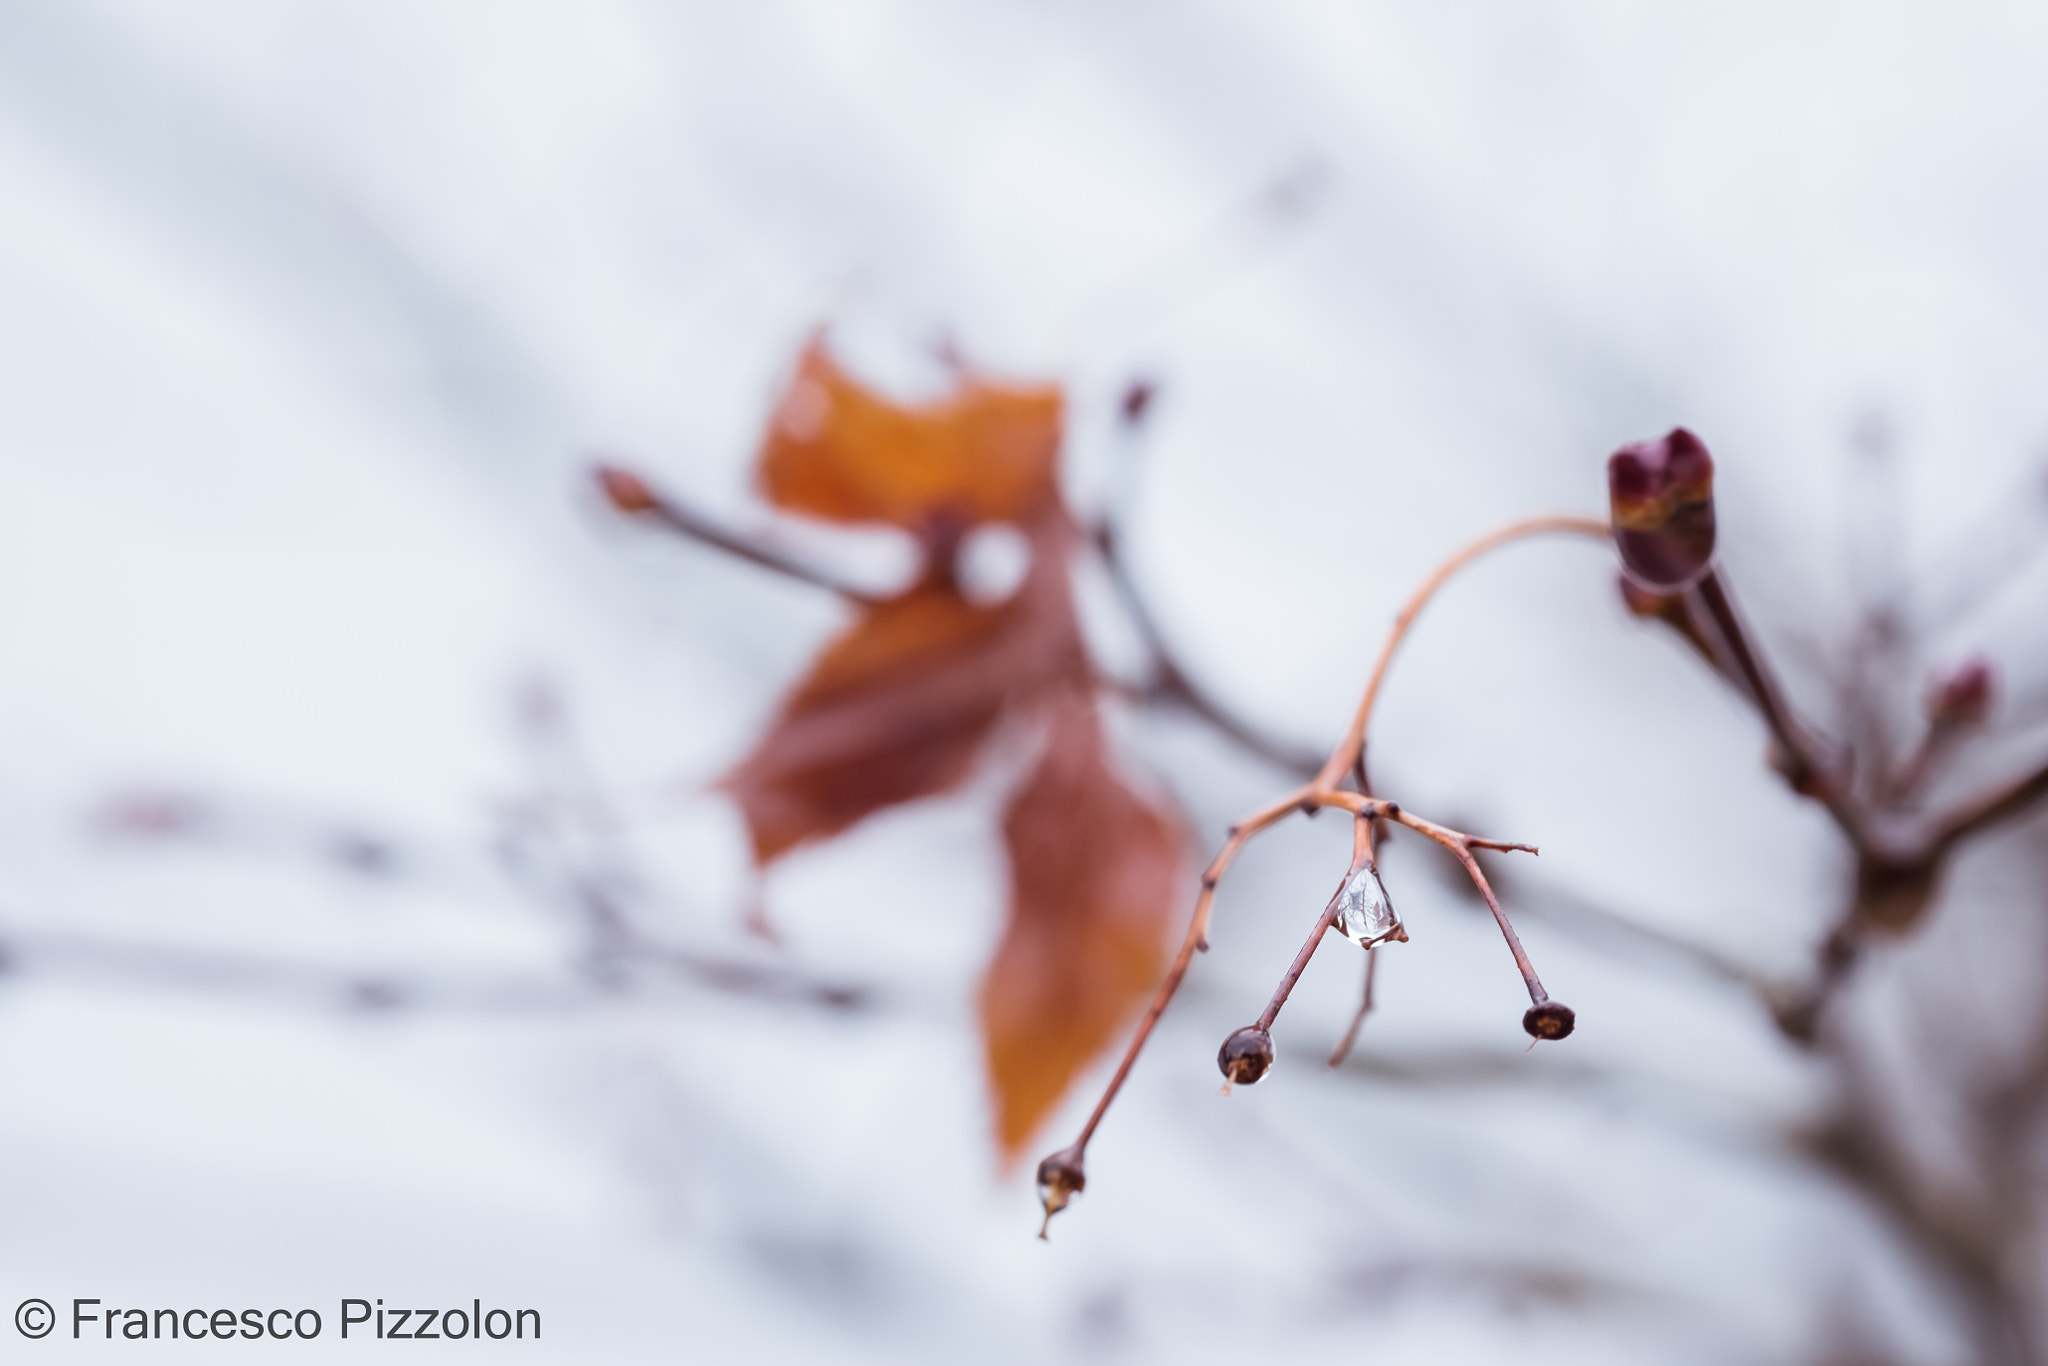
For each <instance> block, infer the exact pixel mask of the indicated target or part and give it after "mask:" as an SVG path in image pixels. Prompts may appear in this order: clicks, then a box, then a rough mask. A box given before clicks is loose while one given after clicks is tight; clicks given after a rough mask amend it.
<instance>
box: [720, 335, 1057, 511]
mask: <svg viewBox="0 0 2048 1366" xmlns="http://www.w3.org/2000/svg"><path fill="white" fill-rule="evenodd" d="M1061 409H1062V403H1061V396H1060V391H1059V390H1058V389H1057V388H1055V387H1052V386H1032V387H1022V386H1016V387H1013V386H1008V385H1000V384H992V383H989V382H988V381H986V380H982V379H979V378H974V377H969V378H968V379H966V380H965V381H964V382H963V383H962V384H961V385H960V387H959V390H958V392H956V393H955V394H954V395H952V396H951V397H950V398H947V399H944V400H942V401H940V402H938V403H933V404H928V405H925V406H922V407H906V406H903V405H900V404H896V403H892V402H890V401H889V400H888V399H887V398H884V397H883V396H881V395H879V394H877V393H875V392H874V391H873V390H871V389H868V388H867V387H866V386H864V385H862V384H861V383H860V382H859V381H858V380H855V379H854V378H853V377H852V376H850V375H848V374H847V373H846V372H845V371H844V370H842V369H840V368H839V365H838V363H837V362H835V361H834V360H833V359H832V357H831V356H830V355H829V354H827V352H826V351H825V347H824V344H823V343H822V342H820V341H817V340H813V341H812V342H811V344H810V345H809V346H807V347H805V348H804V354H803V358H802V360H801V361H800V362H799V363H798V365H797V372H796V376H795V378H794V379H793V380H792V381H791V383H790V386H789V388H788V390H787V391H786V392H785V393H784V394H783V396H782V401H781V402H780V403H778V404H777V405H776V408H775V415H774V417H773V418H772V419H771V421H770V423H769V427H768V439H767V441H766V442H765V443H764V444H763V446H762V448H761V457H760V476H761V487H762V489H763V490H764V491H765V492H766V493H767V495H768V497H769V500H770V501H772V502H774V503H775V504H776V505H777V506H779V507H783V508H787V509H788V510H789V511H791V512H805V513H809V514H811V515H812V516H815V517H824V518H828V519H830V520H832V521H836V522H890V523H893V524H895V525H896V526H900V527H908V528H911V529H913V530H917V529H920V528H923V527H925V526H927V525H929V524H930V522H931V520H932V518H933V517H934V516H935V515H948V516H951V517H953V518H955V519H957V520H958V521H960V522H962V523H965V524H969V525H972V524H974V523H977V522H1027V521H1030V520H1032V519H1033V518H1034V517H1036V516H1037V515H1039V514H1040V513H1043V512H1045V511H1046V510H1048V509H1051V508H1054V507H1056V506H1057V505H1058V502H1059V484H1058V480H1057V474H1058V466H1059V449H1060V419H1061Z"/></svg>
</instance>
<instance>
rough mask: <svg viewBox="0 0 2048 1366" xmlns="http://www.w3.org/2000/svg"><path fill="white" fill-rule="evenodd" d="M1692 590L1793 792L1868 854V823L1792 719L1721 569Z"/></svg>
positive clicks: (1809, 737) (1810, 739) (1710, 572)
mask: <svg viewBox="0 0 2048 1366" xmlns="http://www.w3.org/2000/svg"><path fill="white" fill-rule="evenodd" d="M1689 591H1690V592H1692V593H1693V594H1696V595H1697V597H1698V600H1699V603H1700V605H1701V606H1703V607H1705V608H1706V614H1707V619H1708V620H1709V621H1711V622H1712V623H1713V625H1714V629H1715V630H1716V632H1718V633H1719V635H1720V637H1721V640H1722V642H1723V643H1724V644H1726V645H1727V647H1728V652H1729V654H1730V656H1731V657H1732V658H1733V660H1734V663H1735V667H1736V669H1737V671H1738V676H1739V678H1740V680H1741V682H1742V684H1743V686H1744V688H1745V690H1746V691H1747V692H1748V693H1749V695H1750V700H1751V701H1752V702H1754V703H1755V704H1756V709H1757V714H1758V715H1760V716H1762V717H1763V721H1764V725H1765V726H1766V727H1767V728H1769V730H1770V732H1771V738H1772V740H1774V741H1776V742H1777V747H1778V753H1779V754H1780V755H1781V756H1782V762H1783V768H1784V773H1785V780H1786V781H1787V782H1788V783H1790V784H1791V785H1792V790H1793V791H1795V792H1798V793H1800V794H1801V795H1803V796H1808V797H1812V798H1813V799H1814V800H1815V801H1817V802H1819V803H1821V805H1823V806H1825V807H1826V808H1827V810H1828V814H1829V815H1831V816H1833V817H1834V818H1835V823H1836V824H1837V825H1839V826H1840V827H1841V828H1842V833H1843V834H1845V835H1847V836H1848V837H1849V840H1850V842H1851V843H1852V844H1854V845H1855V846H1856V847H1857V849H1859V850H1869V849H1870V848H1871V846H1872V841H1871V837H1870V829H1869V822H1868V821H1867V820H1866V819H1865V818H1864V814H1863V812H1862V810H1861V809H1860V808H1859V807H1858V806H1857V805H1856V803H1855V802H1854V801H1853V800H1852V799H1851V798H1850V796H1849V794H1848V793H1847V792H1845V791H1844V790H1843V788H1842V783H1841V780H1840V778H1839V776H1838V775H1837V774H1836V773H1835V772H1834V767H1833V765H1831V764H1830V763H1829V762H1828V761H1827V760H1826V758H1825V757H1824V756H1823V755H1821V754H1820V753H1819V752H1818V749H1817V747H1816V746H1815V744H1814V742H1813V736H1812V733H1811V732H1810V731H1808V730H1807V728H1806V727H1804V726H1802V725H1801V724H1800V723H1799V722H1798V720H1797V719H1796V718H1794V717H1793V715H1792V712H1791V709H1790V708H1789V707H1787V706H1786V705H1785V699H1784V695H1783V694H1782V693H1781V692H1780V690H1779V688H1778V683H1777V680H1776V679H1775V678H1773V677H1772V676H1771V672H1770V670H1769V668H1767V667H1766V666H1765V664H1764V659H1763V654H1762V652H1761V651H1760V650H1758V649H1757V648H1756V647H1755V646H1754V645H1753V644H1752V643H1751V641H1750V638H1749V632H1748V629H1747V628H1746V627H1745V626H1744V625H1743V622H1742V616H1741V614H1740V613H1739V612H1737V611H1736V610H1735V603H1734V601H1733V600H1732V599H1731V598H1730V597H1729V596H1728V590H1727V586H1726V585H1725V584H1724V583H1723V582H1722V579H1721V570H1720V568H1719V566H1716V567H1714V568H1712V569H1709V570H1708V571H1707V574H1706V577H1705V578H1703V579H1701V580H1700V581H1699V583H1698V585H1697V586H1696V587H1694V588H1693V589H1691V590H1689Z"/></svg>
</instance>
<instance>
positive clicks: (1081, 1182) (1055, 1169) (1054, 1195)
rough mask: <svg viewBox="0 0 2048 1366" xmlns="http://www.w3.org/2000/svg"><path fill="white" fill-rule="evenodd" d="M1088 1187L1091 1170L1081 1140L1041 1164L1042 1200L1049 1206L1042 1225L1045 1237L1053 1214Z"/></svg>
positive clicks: (1040, 1228) (1040, 1190)
mask: <svg viewBox="0 0 2048 1366" xmlns="http://www.w3.org/2000/svg"><path fill="white" fill-rule="evenodd" d="M1087 1188H1088V1173H1087V1172H1086V1171H1085V1170H1083V1169H1082V1166H1081V1148H1080V1145H1079V1144H1076V1145H1075V1146H1073V1147H1071V1148H1062V1149H1060V1150H1059V1151H1058V1152H1056V1153H1054V1154H1053V1155H1052V1156H1051V1157H1048V1158H1046V1159H1045V1161H1043V1162H1041V1163H1039V1164H1038V1201H1039V1203H1040V1204H1042V1205H1044V1206H1045V1222H1044V1223H1042V1224H1040V1225H1039V1226H1038V1236H1039V1237H1041V1238H1043V1237H1044V1236H1045V1230H1046V1228H1047V1227H1048V1226H1050V1225H1051V1223H1052V1217H1053V1216H1054V1215H1055V1214H1058V1213H1059V1212H1060V1211H1061V1210H1063V1209H1065V1208H1066V1207H1067V1203H1068V1202H1069V1201H1070V1200H1072V1199H1073V1198H1074V1197H1075V1196H1076V1195H1079V1194H1080V1193H1081V1192H1082V1191H1084V1190H1086V1189H1087Z"/></svg>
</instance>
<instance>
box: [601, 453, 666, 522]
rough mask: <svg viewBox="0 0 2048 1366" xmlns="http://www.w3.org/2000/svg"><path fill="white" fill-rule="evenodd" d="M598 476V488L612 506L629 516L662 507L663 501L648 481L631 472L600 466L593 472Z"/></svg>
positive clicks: (609, 466)
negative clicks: (602, 491) (648, 484)
mask: <svg viewBox="0 0 2048 1366" xmlns="http://www.w3.org/2000/svg"><path fill="white" fill-rule="evenodd" d="M592 473H593V474H595V475H596V476H597V483H598V487H600V488H602V489H603V490H604V496H605V497H606V498H607V499H609V500H610V501H611V505H612V506H613V507H615V508H617V509H618V510H619V511H620V512H624V513H627V514H629V515H630V514H633V513H641V512H653V511H654V510H655V509H656V508H658V507H660V506H661V499H659V498H657V497H655V495H654V490H653V489H651V488H649V487H648V486H647V481H646V480H644V479H642V478H641V477H640V476H639V475H637V474H635V473H633V472H632V471H631V470H622V469H620V468H619V467H618V466H616V465H599V466H598V467H597V468H596V469H595V470H593V471H592Z"/></svg>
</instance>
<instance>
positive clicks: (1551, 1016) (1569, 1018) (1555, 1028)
mask: <svg viewBox="0 0 2048 1366" xmlns="http://www.w3.org/2000/svg"><path fill="white" fill-rule="evenodd" d="M1577 1023H1578V1017H1577V1016H1575V1015H1573V1014H1572V1008H1571V1007H1570V1006H1568V1005H1565V1004H1563V1003H1562V1002H1560V1001H1545V1002H1544V1003H1543V1004H1542V1005H1535V1006H1530V1007H1529V1009H1528V1010H1526V1011H1525V1012H1523V1014H1522V1028H1523V1029H1524V1030H1526V1031H1528V1034H1529V1037H1530V1038H1532V1039H1562V1038H1564V1037H1565V1036H1566V1035H1567V1034H1570V1033H1571V1032H1572V1027H1573V1026H1574V1025H1576V1024H1577Z"/></svg>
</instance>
